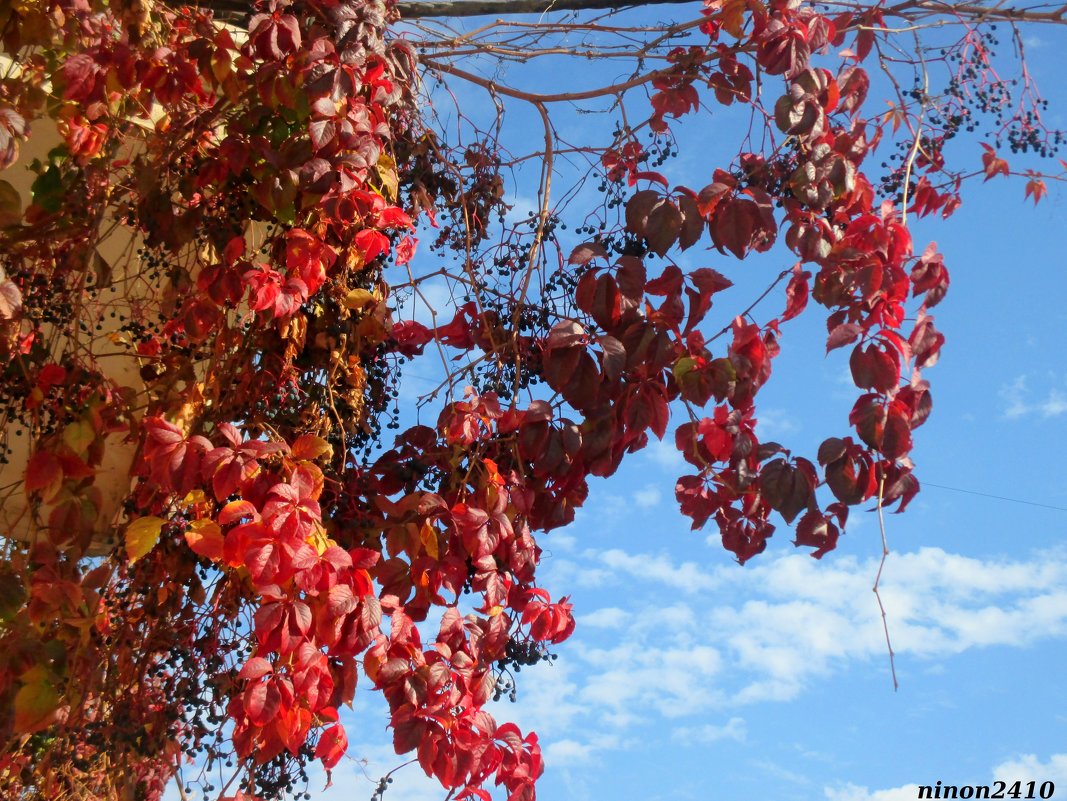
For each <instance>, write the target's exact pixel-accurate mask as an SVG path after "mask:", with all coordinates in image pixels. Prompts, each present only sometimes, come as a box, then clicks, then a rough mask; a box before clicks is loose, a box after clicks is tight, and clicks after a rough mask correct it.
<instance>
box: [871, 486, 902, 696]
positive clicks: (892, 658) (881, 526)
mask: <svg viewBox="0 0 1067 801" xmlns="http://www.w3.org/2000/svg"><path fill="white" fill-rule="evenodd" d="M879 472H881V471H879ZM884 492H885V475H884V474H883V475H880V476H879V477H878V531H879V532H880V533H881V535H882V560H881V561H880V562H879V563H878V572H877V573H876V574H875V577H874V586H873V587H871V590H872V591H873V592H874V597H875V599H877V601H878V611H879V612H881V614H882V631H883V632H885V647H886V648H887V649H888V650H889V673H890V675H891V676H892V677H893V691H894V692H896V691H897V690H899V689H900V683H899V682H898V681H897V662H896V655H895V654H894V653H893V641H892V640H891V639H890V637H889V621H888V620H887V618H886V613H885V604H883V603H882V594H881V592H880V591H879V587H880V585H881V581H882V571H883V570H884V569H885V560H886V557H888V556H889V544H888V541H887V540H886V536H885V515H884V514H883V513H882V499H883V497H884Z"/></svg>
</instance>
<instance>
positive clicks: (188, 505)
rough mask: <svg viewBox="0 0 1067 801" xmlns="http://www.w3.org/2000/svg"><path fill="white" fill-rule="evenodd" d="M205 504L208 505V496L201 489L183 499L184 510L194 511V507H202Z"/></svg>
mask: <svg viewBox="0 0 1067 801" xmlns="http://www.w3.org/2000/svg"><path fill="white" fill-rule="evenodd" d="M205 503H207V494H206V493H205V492H204V491H203V490H200V489H195V490H193V491H192V492H190V493H188V494H187V495H186V496H185V497H184V498H182V508H183V509H186V510H188V509H192V508H193V507H194V506H202V505H203V504H205ZM197 522H200V521H197Z"/></svg>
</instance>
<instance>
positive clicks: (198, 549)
mask: <svg viewBox="0 0 1067 801" xmlns="http://www.w3.org/2000/svg"><path fill="white" fill-rule="evenodd" d="M185 542H186V543H187V544H188V545H189V548H190V549H191V550H192V552H193V553H195V554H196V555H197V556H203V557H204V558H205V559H210V560H211V561H212V562H218V561H220V560H221V559H222V546H223V544H224V543H225V538H224V537H223V536H222V529H221V528H219V524H218V523H216V522H215V521H214V520H194V521H193V522H192V523H190V524H189V528H188V529H186V531H185Z"/></svg>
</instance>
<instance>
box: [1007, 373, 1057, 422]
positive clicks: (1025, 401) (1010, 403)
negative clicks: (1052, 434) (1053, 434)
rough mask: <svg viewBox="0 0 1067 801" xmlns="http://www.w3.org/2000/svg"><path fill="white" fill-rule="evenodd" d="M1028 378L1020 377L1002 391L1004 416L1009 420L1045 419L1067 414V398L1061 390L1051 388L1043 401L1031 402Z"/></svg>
mask: <svg viewBox="0 0 1067 801" xmlns="http://www.w3.org/2000/svg"><path fill="white" fill-rule="evenodd" d="M1027 381H1028V377H1027V376H1025V375H1020V376H1017V377H1016V378H1015V380H1014V381H1012V382H1011V383H1010V384H1005V385H1004V386H1003V387H1001V389H1000V397H1001V399H1002V400H1003V401H1004V416H1005V417H1006V418H1008V419H1009V420H1017V419H1019V418H1021V417H1033V416H1040V417H1043V418H1045V419H1049V418H1052V417H1059V416H1060V415H1062V414H1065V413H1067V396H1065V395H1064V393H1063V392H1062V391H1060V390H1059V389H1057V388H1055V387H1052V388H1050V389H1049V390H1048V391H1047V393H1046V394H1045V397H1044V398H1043V399H1038V400H1031V399H1030V397H1029V396H1030V394H1031V393H1030V390H1029V389H1028V388H1027Z"/></svg>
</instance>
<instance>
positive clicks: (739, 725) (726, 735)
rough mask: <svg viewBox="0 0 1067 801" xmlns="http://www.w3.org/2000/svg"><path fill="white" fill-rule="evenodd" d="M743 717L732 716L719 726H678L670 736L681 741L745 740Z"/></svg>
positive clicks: (740, 741) (714, 741)
mask: <svg viewBox="0 0 1067 801" xmlns="http://www.w3.org/2000/svg"><path fill="white" fill-rule="evenodd" d="M747 733H748V732H747V730H746V728H745V719H744V718H738V717H733V718H730V719H729V720H728V721H727V722H726V723H724V724H723V725H721V726H715V725H713V724H711V723H705V724H704V725H703V726H679V727H676V728H675V729H674V731H673V732H672V733H671V736H672V737H673V738H674V739H675V740H679V741H681V742H683V743H689V744H692V743H705V744H706V743H716V742H719V741H720V740H736V741H737V742H739V743H742V742H744V741H745V737H746V736H747Z"/></svg>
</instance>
